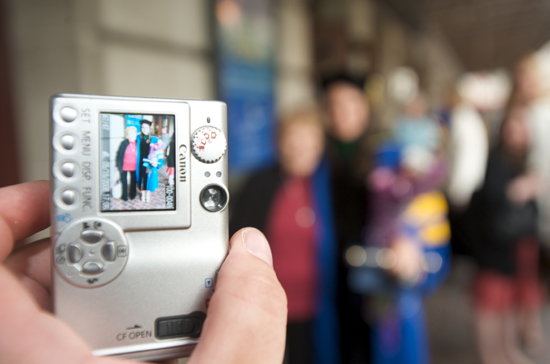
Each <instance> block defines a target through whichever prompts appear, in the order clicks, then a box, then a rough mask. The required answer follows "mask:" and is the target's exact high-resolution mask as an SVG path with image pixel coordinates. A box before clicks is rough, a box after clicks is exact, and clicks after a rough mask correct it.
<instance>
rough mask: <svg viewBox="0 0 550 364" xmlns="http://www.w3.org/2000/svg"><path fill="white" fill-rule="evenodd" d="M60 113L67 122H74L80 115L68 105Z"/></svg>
mask: <svg viewBox="0 0 550 364" xmlns="http://www.w3.org/2000/svg"><path fill="white" fill-rule="evenodd" d="M59 115H61V119H63V121H65V122H67V123H70V122H73V121H74V119H76V117H77V116H78V114H77V112H76V110H75V109H73V108H72V107H68V106H66V107H64V108H63V109H61V111H60V112H59Z"/></svg>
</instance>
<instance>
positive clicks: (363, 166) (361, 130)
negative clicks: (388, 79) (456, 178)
mask: <svg viewBox="0 0 550 364" xmlns="http://www.w3.org/2000/svg"><path fill="white" fill-rule="evenodd" d="M363 85H364V79H363V78H354V77H351V76H349V75H347V74H337V75H334V76H331V77H327V78H326V79H325V80H324V81H323V88H324V100H323V101H324V105H325V107H326V128H327V134H328V136H327V155H328V164H329V166H330V179H331V185H332V189H331V193H332V198H333V203H334V210H333V211H334V216H335V230H336V239H337V242H338V259H339V260H338V306H339V308H338V311H339V319H340V325H341V330H340V333H341V337H340V341H341V345H342V349H341V355H342V357H341V359H342V363H343V364H352V363H353V364H355V363H369V362H370V358H371V350H370V347H371V344H370V342H371V334H370V331H371V329H370V325H369V323H368V322H367V320H366V319H365V317H364V312H365V304H366V302H365V298H364V297H363V296H362V295H359V294H356V293H353V292H351V291H350V290H349V288H348V284H347V279H348V270H347V268H346V265H345V262H344V260H343V257H344V252H345V251H346V249H347V248H348V247H349V246H351V245H355V244H360V243H361V242H362V231H363V229H364V227H365V225H366V224H367V223H368V214H367V206H368V204H369V202H368V200H369V197H368V196H369V194H368V193H367V186H366V179H367V174H368V172H369V164H370V159H371V153H370V152H369V146H368V136H367V129H368V127H369V122H370V109H369V104H368V100H367V99H366V96H365V93H364V91H363Z"/></svg>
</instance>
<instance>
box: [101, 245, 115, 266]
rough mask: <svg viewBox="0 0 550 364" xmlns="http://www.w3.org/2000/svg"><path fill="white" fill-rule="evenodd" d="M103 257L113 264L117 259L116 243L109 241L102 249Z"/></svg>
mask: <svg viewBox="0 0 550 364" xmlns="http://www.w3.org/2000/svg"><path fill="white" fill-rule="evenodd" d="M101 256H102V257H103V259H105V260H107V261H109V262H113V261H114V260H115V258H116V247H115V242H114V241H108V242H107V243H105V245H103V246H102V247H101Z"/></svg>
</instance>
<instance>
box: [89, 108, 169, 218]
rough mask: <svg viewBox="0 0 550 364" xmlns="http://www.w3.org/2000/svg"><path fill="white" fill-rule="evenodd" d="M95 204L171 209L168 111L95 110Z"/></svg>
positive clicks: (116, 208) (121, 208) (130, 208)
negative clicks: (97, 178) (97, 191)
mask: <svg viewBox="0 0 550 364" xmlns="http://www.w3.org/2000/svg"><path fill="white" fill-rule="evenodd" d="M99 120H100V121H99V125H100V126H99V128H100V130H99V135H100V141H99V153H100V156H99V157H100V166H99V169H100V172H99V175H100V190H101V194H100V195H101V201H100V210H101V211H102V212H111V211H142V210H148V211H151V210H175V209H176V188H175V183H174V182H175V178H174V175H175V170H174V163H175V150H174V149H175V135H176V134H175V129H174V128H175V123H174V115H137V114H116V113H101V114H100V115H99Z"/></svg>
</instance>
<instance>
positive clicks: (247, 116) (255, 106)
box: [216, 0, 276, 172]
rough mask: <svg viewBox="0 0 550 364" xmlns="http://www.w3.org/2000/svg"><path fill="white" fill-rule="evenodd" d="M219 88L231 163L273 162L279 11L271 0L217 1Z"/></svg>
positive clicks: (239, 166) (248, 166)
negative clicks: (224, 105) (275, 12)
mask: <svg viewBox="0 0 550 364" xmlns="http://www.w3.org/2000/svg"><path fill="white" fill-rule="evenodd" d="M216 6H217V8H216V16H217V24H218V26H217V35H218V56H219V59H218V67H219V72H218V74H219V78H218V80H219V90H220V97H221V99H222V100H223V101H224V102H226V103H227V122H228V146H229V153H228V155H229V168H230V170H231V171H236V172H247V171H251V170H254V169H258V168H261V167H264V166H267V165H270V164H272V163H273V162H274V160H275V156H276V146H275V137H274V134H275V66H274V63H273V60H274V45H275V44H274V42H275V34H274V17H273V9H272V7H271V2H270V1H269V0H254V1H251V0H235V1H231V2H227V1H218V2H217V5H216Z"/></svg>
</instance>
